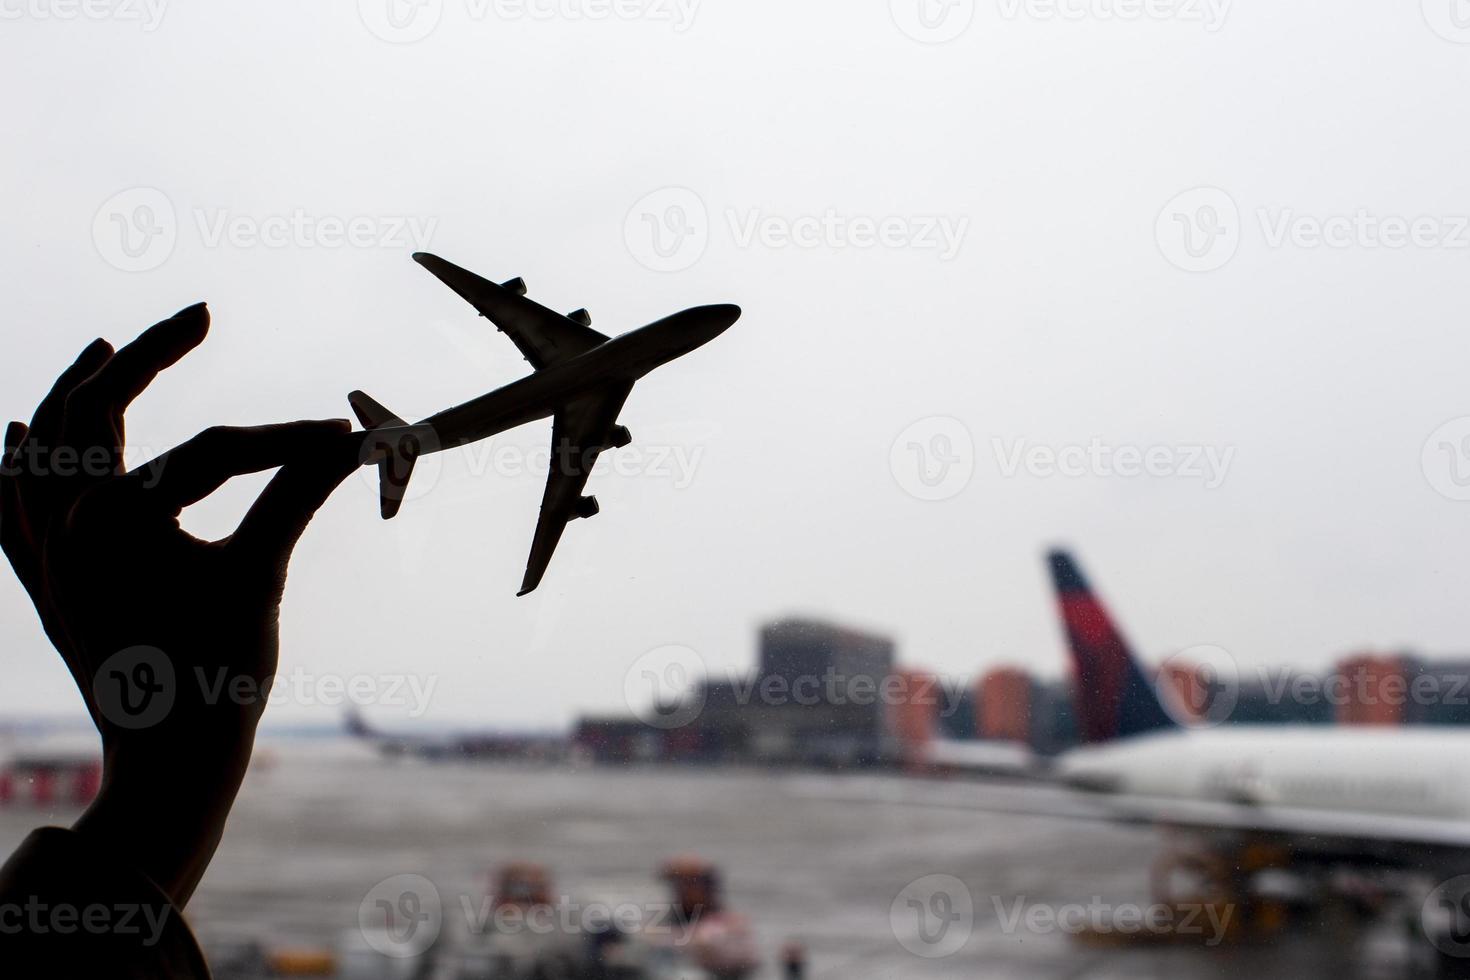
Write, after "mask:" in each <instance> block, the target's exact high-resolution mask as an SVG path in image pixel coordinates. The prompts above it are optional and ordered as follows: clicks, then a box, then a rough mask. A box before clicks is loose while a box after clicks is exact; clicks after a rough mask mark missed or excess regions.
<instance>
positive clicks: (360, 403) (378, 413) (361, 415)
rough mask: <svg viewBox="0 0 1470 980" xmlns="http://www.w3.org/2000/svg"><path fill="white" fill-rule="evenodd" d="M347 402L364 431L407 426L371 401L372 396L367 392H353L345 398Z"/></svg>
mask: <svg viewBox="0 0 1470 980" xmlns="http://www.w3.org/2000/svg"><path fill="white" fill-rule="evenodd" d="M347 402H348V404H350V405H351V406H352V411H353V412H354V413H355V414H356V415H357V420H358V421H359V422H361V423H362V427H363V428H364V429H381V428H382V427H383V426H385V425H407V424H408V423H407V422H405V421H403V419H401V418H399V417H398V416H396V415H394V414H393V413H392V412H390V411H388V410H387V409H386V408H384V407H383V406H382V405H380V404H378V403H377V402H375V401H373V399H372V396H371V395H369V394H368V393H367V392H364V391H354V392H353V393H352V394H350V395H348V396H347Z"/></svg>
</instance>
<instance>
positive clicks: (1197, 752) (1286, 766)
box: [1056, 725, 1470, 821]
mask: <svg viewBox="0 0 1470 980" xmlns="http://www.w3.org/2000/svg"><path fill="white" fill-rule="evenodd" d="M1056 772H1057V773H1058V775H1060V777H1061V778H1062V779H1063V780H1065V781H1067V782H1069V783H1072V784H1074V785H1078V786H1083V787H1086V788H1088V789H1092V790H1096V791H1099V792H1101V793H1104V794H1108V793H1117V794H1120V795H1121V794H1128V795H1137V796H1146V797H1162V798H1172V799H1181V800H1202V801H1210V802H1228V803H1247V804H1254V805H1258V806H1270V807H1284V808H1298V809H1303V810H1327V811H1334V812H1344V811H1351V812H1354V813H1361V814H1369V815H1382V816H1385V817H1416V818H1427V819H1440V820H1445V819H1448V820H1465V821H1470V779H1467V778H1465V777H1467V776H1470V731H1464V730H1459V729H1451V728H1427V727H1426V728H1401V727H1393V728H1386V727H1385V728H1368V727H1363V728H1347V727H1329V726H1309V725H1280V726H1247V725H1239V726H1225V727H1219V728H1207V729H1176V730H1169V731H1160V732H1156V733H1152V734H1145V735H1139V736H1135V737H1133V738H1129V739H1124V740H1121V741H1116V742H1108V743H1104V744H1100V745H1093V746H1083V747H1081V748H1077V749H1073V750H1071V751H1070V752H1067V753H1065V754H1064V755H1062V756H1061V758H1059V759H1058V760H1057V764H1056Z"/></svg>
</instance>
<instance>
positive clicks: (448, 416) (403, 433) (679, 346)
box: [374, 307, 738, 455]
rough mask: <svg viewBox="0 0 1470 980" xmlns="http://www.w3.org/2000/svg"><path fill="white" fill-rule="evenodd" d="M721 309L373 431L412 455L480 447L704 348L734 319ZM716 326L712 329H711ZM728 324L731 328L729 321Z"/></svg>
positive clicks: (665, 322)
mask: <svg viewBox="0 0 1470 980" xmlns="http://www.w3.org/2000/svg"><path fill="white" fill-rule="evenodd" d="M722 309H724V308H722V307H696V308H695V309H692V310H685V311H684V312H682V313H675V314H674V315H673V316H670V317H665V318H664V319H662V320H659V321H657V322H655V323H651V324H649V325H648V326H646V327H640V328H639V329H637V330H632V331H629V332H628V333H625V334H622V335H621V336H618V337H614V338H612V339H611V340H609V341H608V342H607V343H605V344H601V345H599V346H597V347H594V348H592V349H591V350H589V351H586V352H585V353H582V354H578V355H577V356H575V357H570V358H567V359H566V360H565V361H561V362H559V363H557V364H552V365H549V366H547V367H545V368H542V369H541V370H539V371H536V372H535V373H534V374H530V375H527V376H526V377H524V378H521V379H520V380H518V381H513V382H511V383H510V384H508V385H506V386H505V387H503V388H498V389H496V390H495V391H492V392H490V393H489V394H485V395H481V396H480V397H478V398H474V399H471V400H470V401H467V402H465V403H463V404H461V405H456V406H454V407H453V408H447V409H445V410H444V411H442V412H438V413H437V414H434V415H431V416H429V417H428V418H426V419H424V420H423V421H422V422H419V423H417V424H416V425H411V426H406V427H399V428H385V429H379V430H376V431H375V433H374V436H375V437H376V438H377V439H378V440H380V441H381V442H383V443H393V442H396V441H397V440H400V439H403V438H405V437H410V436H411V437H413V438H414V440H415V441H416V443H417V444H418V447H419V448H418V451H417V453H416V454H417V455H425V454H428V453H433V452H440V451H442V450H445V449H452V448H454V447H456V446H463V445H465V444H467V443H472V442H478V441H480V440H482V439H488V438H490V437H491V436H494V435H498V434H499V433H501V432H505V431H506V430H507V429H513V428H515V427H516V426H518V425H524V424H525V423H527V422H534V421H536V420H538V419H544V418H548V417H550V416H551V415H553V414H555V412H556V410H557V409H558V408H559V407H561V406H562V405H565V404H566V403H567V402H570V401H573V400H574V399H576V398H577V397H579V396H581V395H584V394H588V393H591V392H594V391H597V390H599V389H603V388H606V387H608V386H609V385H616V384H628V385H631V384H632V383H633V382H635V381H637V380H638V379H639V378H641V377H643V376H644V375H645V374H647V373H648V372H650V371H652V370H653V369H654V368H656V367H658V366H659V365H662V364H667V363H668V362H669V361H672V360H675V359H677V358H679V357H682V356H683V355H685V354H687V353H689V352H690V351H692V350H696V349H697V348H699V347H702V346H704V345H705V344H707V343H709V342H710V341H711V340H713V339H714V338H715V337H717V336H719V335H720V334H721V333H723V332H724V331H725V330H726V329H728V327H729V326H730V324H731V323H733V322H734V321H735V317H736V316H738V311H737V310H736V308H735V307H729V308H728V310H729V311H730V316H728V317H725V316H715V317H711V316H710V315H709V314H710V312H711V311H719V310H722ZM711 321H713V323H714V325H710V324H711ZM726 321H728V322H726Z"/></svg>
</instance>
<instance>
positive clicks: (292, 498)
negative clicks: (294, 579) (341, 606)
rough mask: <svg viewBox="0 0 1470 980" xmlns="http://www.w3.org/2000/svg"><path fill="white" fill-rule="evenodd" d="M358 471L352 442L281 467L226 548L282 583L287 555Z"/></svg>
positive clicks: (356, 448)
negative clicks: (350, 476)
mask: <svg viewBox="0 0 1470 980" xmlns="http://www.w3.org/2000/svg"><path fill="white" fill-rule="evenodd" d="M359 465H361V462H360V455H359V451H358V445H357V441H356V440H353V439H351V438H348V437H344V438H343V439H342V440H341V442H340V443H338V444H335V445H333V446H332V447H331V448H330V449H329V450H327V451H325V452H323V453H320V454H319V455H317V456H315V457H314V458H312V459H309V460H299V461H296V462H291V463H287V464H286V465H285V466H283V467H281V471H280V472H279V473H277V474H276V475H275V476H274V477H273V478H272V479H271V481H270V483H268V484H266V488H265V489H264V490H263V491H261V494H260V496H259V497H258V498H256V501H255V503H254V504H252V505H251V507H250V510H249V511H248V512H247V513H246V514H245V518H244V520H242V521H241V522H240V526H239V528H238V529H237V530H236V531H235V533H234V534H233V535H231V537H230V543H229V547H230V548H231V550H233V551H235V552H236V553H238V554H240V556H241V557H242V558H243V559H244V560H246V561H247V562H249V563H250V564H252V565H255V566H257V567H263V568H268V569H270V570H272V571H273V572H275V573H276V574H278V575H280V576H281V579H282V580H284V578H285V574H286V566H287V564H288V563H289V562H290V560H291V552H292V550H293V549H294V548H295V547H296V542H297V541H299V540H301V535H302V534H303V533H304V532H305V531H306V526H307V525H308V524H310V523H311V519H312V518H313V517H314V516H316V512H317V510H318V509H319V508H320V507H321V506H322V504H324V503H326V501H327V498H328V497H330V496H331V495H332V491H333V490H336V489H337V487H338V486H340V485H341V483H342V481H343V480H345V479H346V478H347V476H348V474H350V473H351V472H352V471H353V470H355V469H357V468H358V466H359Z"/></svg>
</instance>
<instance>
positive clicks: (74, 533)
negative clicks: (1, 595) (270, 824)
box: [0, 303, 359, 907]
mask: <svg viewBox="0 0 1470 980" xmlns="http://www.w3.org/2000/svg"><path fill="white" fill-rule="evenodd" d="M208 329H209V314H208V311H207V310H206V309H205V307H204V304H202V303H201V304H199V305H197V306H192V307H189V308H188V309H186V310H183V311H181V312H179V313H177V314H175V315H174V316H173V317H171V318H169V319H167V320H164V321H163V322H162V323H159V324H157V325H155V326H154V327H152V328H150V329H149V330H147V331H146V332H144V333H143V334H142V335H141V336H139V337H138V339H136V340H134V341H133V342H132V343H131V344H128V345H127V346H125V347H123V348H121V349H120V350H117V351H116V352H114V351H113V348H112V347H111V346H110V345H109V344H108V343H107V342H106V341H103V340H97V341H94V342H93V343H92V344H91V345H89V346H88V347H87V348H86V350H84V351H83V352H82V353H81V355H80V356H79V357H78V358H77V360H76V362H75V363H74V364H73V365H72V366H71V367H69V368H68V369H67V370H66V371H65V372H64V373H63V374H62V375H61V377H60V378H59V379H58V380H57V382H56V384H55V386H54V387H53V388H52V389H51V392H50V393H49V394H48V395H46V397H45V398H44V399H43V400H42V402H41V404H40V407H39V408H37V409H36V413H35V416H34V418H33V419H32V420H31V423H30V425H29V426H26V425H24V424H22V423H19V422H12V423H11V425H10V427H9V429H8V430H7V432H6V434H5V453H4V457H3V459H4V463H5V465H4V467H3V472H0V545H3V547H4V551H5V554H6V556H7V557H8V558H9V559H10V562H11V565H12V566H13V567H14V569H15V571H16V574H17V575H18V576H19V577H20V580H21V582H22V583H23V585H24V586H25V588H26V591H27V592H28V593H29V594H30V597H31V599H32V601H33V602H34V603H35V606H36V611H37V612H38V613H39V614H40V617H41V622H42V624H43V626H44V627H45V630H46V633H47V635H48V636H49V637H50V639H51V641H52V643H53V644H54V645H55V646H56V649H57V650H58V651H59V652H60V653H61V656H62V659H63V660H64V661H65V662H66V666H67V668H68V669H69V670H70V671H71V675H72V678H73V679H74V680H75V681H76V684H77V687H78V688H79V689H80V690H81V693H82V698H83V700H84V701H85V702H86V705H87V709H88V711H89V712H90V713H91V715H92V719H93V721H94V722H95V723H96V724H97V727H98V730H99V731H100V732H101V734H102V746H103V760H104V771H103V782H102V789H101V792H100V793H99V795H98V798H97V800H96V802H95V803H94V804H93V805H92V807H91V808H90V809H89V810H88V811H87V812H86V813H85V814H84V815H83V816H82V817H81V818H80V819H79V820H78V822H77V824H76V828H75V829H76V830H77V831H78V832H81V833H84V834H87V835H89V836H90V837H92V838H93V839H94V840H96V841H97V842H99V843H101V844H103V845H105V846H111V847H115V848H117V849H119V853H122V854H125V855H128V856H129V858H130V859H131V860H133V861H134V862H135V863H137V864H138V865H139V866H140V869H141V870H142V871H144V872H145V873H146V874H148V875H149V876H150V877H151V878H152V879H153V880H154V882H155V883H156V884H158V885H159V886H160V887H161V888H163V889H164V891H165V892H167V893H168V894H169V896H170V898H171V899H172V900H173V901H174V904H175V905H176V906H179V907H182V906H183V904H184V902H185V901H187V899H188V897H189V895H190V894H191V893H192V892H193V890H194V886H195V885H196V884H197V883H198V880H199V877H200V876H201V875H202V874H203V872H204V868H205V867H206V866H207V865H208V863H209V859H210V857H211V856H212V855H213V853H214V849H215V847H216V846H217V844H218V842H219V836H220V834H221V832H222V830H223V826H224V820H225V817H226V816H227V815H228V813H229V809H230V806H231V805H232V804H233V802H234V797H235V793H236V791H237V790H238V788H239V784H240V780H241V779H242V778H243V776H244V773H245V769H246V766H247V765H248V762H249V758H250V751H251V747H252V745H253V740H254V732H255V726H256V724H257V722H258V721H259V719H260V715H261V712H262V711H263V710H264V707H265V698H264V696H263V692H266V691H268V690H269V687H268V685H269V682H270V679H271V678H272V677H273V676H274V675H275V672H276V663H277V654H278V649H279V643H278V635H277V622H278V611H279V604H280V600H281V596H282V592H283V589H284V587H285V580H286V566H287V563H288V561H289V559H290V556H291V551H292V549H293V547H294V546H295V544H296V542H297V540H298V539H299V538H300V536H301V534H302V532H303V531H304V530H305V528H306V526H307V524H308V523H309V522H310V520H311V518H312V516H313V515H314V514H315V512H316V510H317V508H318V507H319V506H320V505H321V504H322V503H323V502H324V501H325V500H326V498H327V497H328V496H329V495H330V494H331V492H332V490H333V489H334V488H335V487H336V486H337V485H338V484H339V483H340V482H341V481H342V480H343V479H344V478H345V477H346V476H347V474H348V473H350V472H351V471H352V470H353V469H354V468H355V467H356V466H357V465H358V461H359V454H358V447H357V444H356V442H355V441H354V440H353V439H352V438H350V437H349V436H348V435H347V433H348V432H349V431H350V429H351V426H350V424H349V423H348V422H347V421H346V420H329V421H308V422H292V423H287V424H284V425H271V426H261V427H258V428H239V429H237V428H223V427H219V428H212V429H206V430H205V431H204V432H202V433H200V434H199V435H198V436H196V437H194V438H193V439H190V440H189V441H188V442H185V443H183V444H182V445H180V446H178V447H176V448H174V449H173V450H170V451H169V452H166V453H164V454H163V455H161V456H159V457H157V458H155V459H154V460H152V461H151V462H148V463H145V464H143V465H141V466H139V467H138V468H136V469H133V470H126V469H125V468H124V466H123V447H124V445H125V440H124V424H123V416H124V413H125V411H126V409H127V407H128V405H129V404H130V403H131V402H132V401H133V399H134V398H136V397H137V396H138V395H139V394H141V393H142V392H143V390H144V389H145V388H147V386H148V385H149V383H151V382H152V381H153V379H154V378H155V377H156V376H157V374H158V373H159V372H160V371H161V370H163V369H164V368H167V367H168V366H170V365H172V364H174V363H175V362H176V361H178V360H179V359H180V358H181V357H183V356H184V355H185V354H187V353H188V352H189V351H190V350H192V349H193V348H194V347H196V346H198V345H199V343H200V342H201V341H203V340H204V337H205V334H206V333H207V332H208ZM275 467H280V468H281V469H280V472H278V473H277V474H276V475H275V477H273V478H272V480H271V481H270V483H269V484H268V485H267V487H266V488H265V490H264V491H263V492H262V493H261V494H260V496H259V498H258V499H257V500H256V501H255V503H254V504H253V505H252V506H251V508H250V510H249V512H248V513H247V514H246V516H245V518H244V520H243V521H242V522H241V524H240V526H239V527H238V528H237V529H236V531H235V532H234V533H233V534H231V535H230V536H229V537H227V538H225V539H224V540H221V541H201V540H199V539H198V538H195V537H193V536H192V535H190V534H188V533H187V532H185V531H184V530H183V529H182V528H181V527H180V526H179V522H178V517H179V514H180V512H181V511H182V510H183V509H184V508H185V507H187V506H189V505H190V504H193V503H196V502H198V501H200V500H202V499H204V498H205V497H207V496H209V495H210V494H211V493H213V492H214V491H215V490H217V489H218V488H219V487H220V486H222V485H223V484H224V483H225V482H226V481H227V480H229V479H230V478H231V477H234V476H237V475H240V474H244V473H252V472H259V471H262V470H267V469H272V468H275ZM239 692H245V693H246V696H244V697H240V696H239ZM251 692H254V696H252V694H251Z"/></svg>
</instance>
